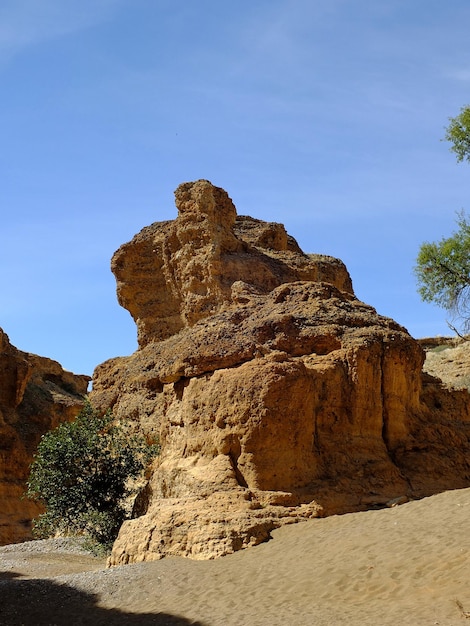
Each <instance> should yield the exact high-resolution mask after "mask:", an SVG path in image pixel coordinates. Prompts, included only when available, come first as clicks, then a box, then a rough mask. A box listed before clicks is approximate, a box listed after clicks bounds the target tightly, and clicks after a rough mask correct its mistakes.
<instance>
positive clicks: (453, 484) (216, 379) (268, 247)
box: [92, 181, 470, 564]
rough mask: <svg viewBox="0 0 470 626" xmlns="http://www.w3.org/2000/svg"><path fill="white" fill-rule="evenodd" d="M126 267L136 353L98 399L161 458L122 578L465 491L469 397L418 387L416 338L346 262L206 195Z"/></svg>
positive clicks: (425, 381) (130, 536)
mask: <svg viewBox="0 0 470 626" xmlns="http://www.w3.org/2000/svg"><path fill="white" fill-rule="evenodd" d="M176 205H177V208H178V217H177V219H176V220H174V221H172V222H162V223H156V224H153V225H152V226H149V227H147V228H144V229H143V230H142V231H141V232H140V233H139V234H138V235H136V237H135V238H134V239H133V240H132V241H131V242H130V243H128V244H125V245H124V246H122V247H121V248H120V249H119V250H118V251H117V252H116V254H115V255H114V258H113V261H112V267H113V271H114V273H115V275H116V278H117V284H118V297H119V301H120V303H121V304H122V305H123V306H125V307H126V308H128V309H129V311H130V312H131V314H132V315H133V317H134V319H135V321H136V323H137V328H138V336H139V344H140V348H139V350H137V352H136V353H135V354H133V355H132V356H130V357H126V358H116V359H113V360H111V361H108V362H106V363H104V364H102V365H101V366H99V367H98V368H97V369H96V371H95V374H94V379H93V392H92V401H93V402H94V403H95V404H96V405H97V406H101V407H103V408H105V407H108V406H112V407H113V409H114V411H115V413H116V414H117V415H118V416H120V417H126V418H128V419H131V420H134V421H135V423H136V425H137V427H138V428H140V429H141V430H143V431H144V432H146V433H148V434H149V435H158V436H159V437H160V441H161V444H162V453H161V456H160V457H159V459H158V460H157V462H156V464H155V467H154V470H153V473H152V476H151V478H150V480H149V483H148V485H147V487H146V488H145V489H144V491H143V492H142V493H141V495H140V496H139V498H138V499H137V501H136V504H135V514H136V516H137V517H136V519H133V520H131V521H129V522H126V523H125V524H124V525H123V527H122V529H121V532H120V534H119V537H118V539H117V541H116V543H115V545H114V549H113V553H112V557H111V560H110V562H111V564H119V563H127V562H131V561H140V560H151V559H158V558H161V557H162V556H165V555H169V554H179V555H186V556H191V557H193V558H213V557H215V556H220V555H224V554H227V553H230V552H233V551H235V550H238V549H240V548H242V547H244V546H248V545H255V544H257V543H259V542H260V541H264V540H265V539H266V538H268V537H269V533H270V531H271V530H272V529H273V528H275V527H277V526H280V525H281V524H285V523H290V522H295V521H300V520H303V519H308V518H310V517H315V516H321V515H329V514H332V513H342V512H347V511H353V510H360V509H365V508H368V507H371V506H382V505H384V504H385V503H386V502H387V501H389V500H391V499H393V498H397V497H400V496H406V497H408V498H412V497H420V496H423V495H427V494H431V493H435V492H437V491H440V490H443V489H449V488H457V487H464V486H468V485H470V467H469V463H468V460H467V459H469V458H470V457H469V452H470V445H469V433H470V403H469V396H468V393H467V392H466V391H465V392H463V391H462V392H451V391H449V390H445V389H443V388H442V387H441V385H440V383H439V381H438V380H436V379H433V378H431V377H430V376H429V375H426V376H425V377H424V378H423V375H422V365H423V360H424V353H423V350H422V349H421V347H420V346H419V345H418V343H417V342H416V341H415V340H413V339H412V337H411V336H410V335H409V334H408V333H407V332H406V330H405V329H404V328H402V327H401V326H399V325H398V324H396V323H395V322H394V321H393V320H391V319H388V318H385V317H382V316H380V315H378V314H377V313H376V311H375V310H374V309H373V308H372V307H370V306H367V305H366V304H364V303H362V302H360V301H359V300H357V298H356V297H355V296H354V293H353V289H352V284H351V280H350V277H349V274H348V272H347V270H346V268H345V267H344V265H343V264H342V263H341V262H340V261H338V260H336V259H333V258H331V257H325V256H320V255H307V254H304V253H303V252H302V251H301V250H300V249H299V247H298V245H297V243H296V242H295V241H294V240H293V239H292V237H289V236H288V235H287V234H286V232H285V230H284V227H283V226H281V225H280V224H273V223H266V222H261V221H259V220H255V219H252V218H249V217H237V216H236V212H235V208H234V206H233V204H232V201H231V200H230V198H229V197H228V196H227V194H226V193H225V191H223V190H222V189H219V188H216V187H214V186H212V185H211V184H210V183H209V182H208V181H197V182H195V183H186V184H183V185H181V186H180V187H179V188H178V189H177V191H176Z"/></svg>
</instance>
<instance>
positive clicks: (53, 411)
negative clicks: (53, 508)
mask: <svg viewBox="0 0 470 626" xmlns="http://www.w3.org/2000/svg"><path fill="white" fill-rule="evenodd" d="M89 380H90V378H89V376H78V375H75V374H72V373H71V372H66V371H64V370H63V369H62V367H61V366H60V365H59V363H57V362H56V361H52V360H51V359H47V358H44V357H40V356H36V355H35V354H29V353H27V352H22V351H20V350H17V349H16V348H15V347H14V346H12V345H11V344H10V342H9V339H8V336H7V335H6V334H5V333H4V332H3V331H2V330H1V329H0V502H1V506H0V545H4V544H7V543H17V542H19V541H25V540H27V539H31V520H32V519H33V518H34V517H36V516H37V515H38V513H40V512H41V509H40V507H39V506H38V505H37V504H36V503H34V502H32V501H31V500H27V499H24V498H23V495H24V491H25V486H26V485H25V483H26V480H27V478H28V474H29V466H30V464H31V461H32V458H33V455H34V453H35V451H36V448H37V445H38V443H39V439H40V438H41V435H43V434H44V433H45V432H47V431H48V430H50V429H52V428H55V427H56V426H58V425H59V424H60V423H61V422H63V421H66V420H71V419H73V418H74V417H75V416H76V415H77V413H78V412H79V410H80V409H81V407H82V406H83V396H84V395H85V394H86V392H87V386H88V382H89Z"/></svg>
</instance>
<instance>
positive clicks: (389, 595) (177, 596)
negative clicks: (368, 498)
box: [0, 489, 470, 626]
mask: <svg viewBox="0 0 470 626" xmlns="http://www.w3.org/2000/svg"><path fill="white" fill-rule="evenodd" d="M36 545H37V548H35V546H36ZM47 545H48V544H47V543H46V544H45V543H44V542H30V544H21V545H19V546H5V547H3V548H0V623H1V624H2V626H10V625H17V624H24V625H35V626H37V625H42V624H56V625H60V626H62V625H66V626H75V625H80V624H90V625H91V624H93V625H100V624H118V625H124V624H126V625H127V624H129V625H131V626H133V625H135V624H142V625H147V624H148V625H150V624H169V625H179V626H183V625H185V624H201V625H202V624H203V625H206V626H226V625H234V626H235V625H237V626H240V625H248V626H257V625H263V626H265V625H281V624H282V625H284V624H289V625H290V626H303V625H309V626H312V625H314V626H327V625H328V626H330V625H340V624H346V625H348V626H356V625H357V626H359V625H361V626H368V625H370V626H372V625H373V626H387V625H390V626H391V625H392V624H393V626H396V625H404V624H410V625H413V626H420V625H423V626H424V625H426V626H431V625H441V626H461V625H462V624H464V623H465V622H466V619H467V618H468V619H469V620H470V585H469V583H470V560H469V557H470V489H465V490H459V491H450V492H446V493H442V494H439V495H436V496H433V497H431V498H426V499H423V500H420V501H416V502H410V503H407V504H403V505H401V506H399V507H394V508H390V509H383V510H380V511H367V512H362V513H353V514H348V515H342V516H334V517H329V518H326V519H320V520H311V521H308V522H302V523H299V524H295V525H292V526H287V527H284V528H281V529H279V530H277V531H274V532H273V538H272V540H271V541H269V542H268V543H265V544H262V545H260V546H258V547H256V548H250V549H248V550H244V551H242V552H238V553H236V554H233V555H230V556H227V557H224V558H222V559H218V560H215V561H191V560H187V559H182V558H168V559H164V560H162V561H157V562H153V563H141V564H136V565H128V566H123V567H118V568H114V569H104V562H103V560H101V559H97V558H94V557H90V556H88V555H86V554H80V553H78V554H67V553H64V552H61V551H60V549H58V548H57V546H56V547H54V546H53V545H52V544H51V546H50V549H49V550H48V549H47ZM467 611H468V612H469V613H468V615H466V613H467ZM468 624H470V621H468Z"/></svg>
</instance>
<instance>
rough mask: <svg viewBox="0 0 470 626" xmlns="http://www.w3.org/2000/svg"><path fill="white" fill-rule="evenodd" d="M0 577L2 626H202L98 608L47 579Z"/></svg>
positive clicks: (10, 574) (157, 615)
mask: <svg viewBox="0 0 470 626" xmlns="http://www.w3.org/2000/svg"><path fill="white" fill-rule="evenodd" d="M19 576H20V575H19V574H16V573H15V572H2V573H1V574H0V625H1V626H20V625H21V626H82V625H86V626H92V625H93V626H100V625H104V624H106V625H107V626H153V625H158V626H189V625H190V624H191V625H193V626H204V624H203V623H202V622H195V621H191V620H188V619H186V618H184V617H178V616H176V615H169V614H167V613H125V612H123V611H119V610H117V609H106V608H102V607H99V606H97V603H98V596H96V595H95V594H90V593H87V592H84V591H80V590H78V589H75V588H73V587H70V586H68V585H66V584H59V583H57V582H55V581H53V580H49V579H19Z"/></svg>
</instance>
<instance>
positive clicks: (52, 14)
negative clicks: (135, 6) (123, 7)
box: [0, 0, 121, 54]
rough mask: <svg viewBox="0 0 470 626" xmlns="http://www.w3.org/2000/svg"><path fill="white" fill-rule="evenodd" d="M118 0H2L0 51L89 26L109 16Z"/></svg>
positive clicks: (15, 48)
mask: <svg viewBox="0 0 470 626" xmlns="http://www.w3.org/2000/svg"><path fill="white" fill-rule="evenodd" d="M120 4H121V0H80V2H76V0H3V2H2V3H1V5H0V51H1V52H3V53H5V52H6V53H10V54H12V53H15V52H19V51H21V50H22V49H24V48H25V47H28V46H31V45H35V44H39V43H42V42H44V41H48V40H51V39H55V38H57V37H63V36H64V35H68V34H70V33H73V32H76V31H79V30H82V29H84V28H89V27H91V26H93V25H95V24H98V23H100V22H101V21H102V20H104V19H106V18H107V17H109V15H111V14H112V12H113V10H115V9H116V8H117V7H118V6H119V5H120Z"/></svg>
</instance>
